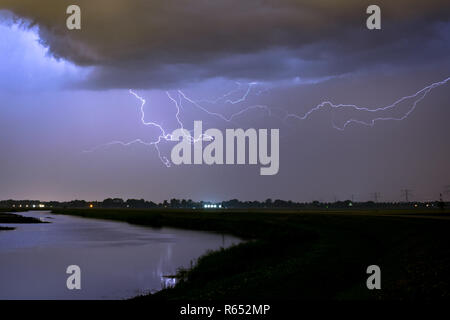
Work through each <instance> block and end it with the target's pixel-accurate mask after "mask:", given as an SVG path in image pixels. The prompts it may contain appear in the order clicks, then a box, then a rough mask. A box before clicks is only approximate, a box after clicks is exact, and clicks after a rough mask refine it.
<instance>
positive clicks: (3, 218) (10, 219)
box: [0, 212, 47, 230]
mask: <svg viewBox="0 0 450 320" xmlns="http://www.w3.org/2000/svg"><path fill="white" fill-rule="evenodd" d="M0 223H3V224H5V223H47V222H45V221H41V220H39V219H37V218H33V217H24V216H21V215H18V214H15V213H7V212H0ZM7 230H11V229H7Z"/></svg>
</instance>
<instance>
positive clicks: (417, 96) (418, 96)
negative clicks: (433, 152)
mask: <svg viewBox="0 0 450 320" xmlns="http://www.w3.org/2000/svg"><path fill="white" fill-rule="evenodd" d="M449 81H450V77H448V78H446V79H444V80H442V81H439V82H435V83H432V84H430V85H428V86H426V87H424V88H422V89H421V90H419V91H417V92H416V93H414V94H412V95H408V96H404V97H401V98H400V99H398V100H396V101H395V102H394V103H392V104H390V105H387V106H383V107H378V108H375V109H370V108H368V107H361V106H358V105H355V104H334V103H332V102H331V101H323V102H321V103H319V104H317V105H316V106H315V107H313V108H312V109H310V110H309V111H308V112H306V113H304V114H303V115H298V114H295V113H288V112H286V111H284V110H283V111H284V113H285V116H284V118H282V120H283V121H286V120H287V119H289V118H293V119H297V120H306V119H308V118H309V117H310V116H311V115H312V114H313V113H315V112H317V111H320V110H322V109H325V108H327V107H328V108H329V109H330V110H333V109H344V108H348V109H350V110H352V111H358V112H367V113H377V112H384V111H389V110H392V109H395V108H396V107H397V106H398V105H399V104H401V103H402V102H405V101H407V100H409V99H413V102H412V104H411V107H410V108H409V109H408V110H407V111H406V112H405V113H404V115H403V116H400V117H376V118H373V119H371V120H370V121H362V120H358V119H355V118H350V119H349V120H346V121H345V123H344V124H343V125H342V126H337V125H336V124H335V123H334V120H332V126H333V128H335V129H337V130H339V131H344V130H345V128H346V127H347V126H348V125H350V124H351V123H356V124H361V125H364V126H369V127H373V126H374V125H375V123H376V122H377V121H389V120H392V121H401V120H404V119H406V118H407V117H408V116H409V115H410V114H411V113H412V112H413V111H414V110H415V109H416V106H417V104H418V103H419V102H420V101H422V100H423V99H424V98H425V97H426V96H427V95H428V93H430V92H431V91H432V90H433V89H435V88H437V87H440V86H442V85H445V84H447V83H448V82H449ZM256 84H257V83H256V82H252V83H249V84H248V88H247V90H246V91H245V93H244V94H243V95H242V96H241V97H240V98H238V99H236V100H231V99H227V100H224V99H226V98H227V97H229V96H230V95H232V94H234V93H236V92H238V90H239V88H238V89H234V90H232V91H230V92H228V93H226V94H224V95H222V96H220V97H219V98H217V99H214V100H197V101H196V100H193V99H191V98H189V97H188V96H187V95H186V94H185V93H184V92H183V91H181V90H177V91H176V92H177V95H178V100H177V99H175V98H174V97H173V96H172V95H171V94H170V93H169V91H166V95H167V97H168V99H169V100H170V101H171V102H173V104H174V106H175V108H176V113H175V119H176V121H177V123H178V125H179V127H178V128H177V129H183V132H188V133H189V134H188V135H186V134H185V136H186V138H187V140H188V141H189V142H190V143H195V142H197V141H200V140H201V141H211V140H212V137H210V136H207V135H205V134H201V135H200V136H199V137H193V136H192V135H191V131H190V130H187V129H186V128H185V126H184V124H183V122H182V121H181V119H180V111H181V110H183V109H184V108H183V103H182V100H185V101H187V102H188V103H190V104H192V105H193V106H195V107H196V108H198V109H199V110H201V111H203V112H204V113H206V114H208V115H210V116H213V117H216V118H219V119H221V120H223V121H225V122H229V123H231V122H232V120H233V119H234V118H236V117H238V116H240V115H242V114H244V113H246V112H249V111H250V110H254V109H263V110H265V111H267V114H268V116H272V108H270V107H268V106H265V105H259V104H258V105H251V106H248V107H245V108H243V109H241V110H240V111H238V112H235V113H233V114H231V115H230V116H228V117H227V116H225V115H224V114H222V113H218V112H213V111H210V110H208V109H207V108H205V107H204V106H203V105H202V104H201V103H200V101H203V102H207V103H210V104H217V103H218V102H219V101H224V102H225V103H227V104H238V103H241V102H244V101H246V100H247V98H248V97H249V95H250V92H251V88H252V87H253V86H254V85H256ZM238 85H239V87H240V86H241V85H240V84H239V83H238ZM129 93H130V94H132V95H133V96H134V97H135V98H136V99H138V100H139V101H140V102H141V105H140V108H139V109H140V112H141V118H140V120H141V123H142V124H143V125H145V126H154V127H156V128H157V129H158V130H159V131H160V134H159V136H158V137H157V139H156V140H155V141H150V142H146V141H144V140H142V139H140V138H138V139H135V140H132V141H129V142H123V141H117V140H115V141H111V142H108V143H105V144H102V145H100V146H97V147H95V148H93V149H90V150H88V151H84V152H94V151H96V150H98V149H101V148H104V147H108V146H111V145H121V146H124V147H127V146H130V145H133V144H142V145H145V146H154V147H155V148H156V150H157V153H158V157H159V158H160V160H161V161H162V162H163V164H164V165H165V166H166V167H170V166H171V162H170V161H169V159H168V158H167V157H165V156H163V155H161V151H160V149H159V147H158V145H159V143H160V142H162V141H163V140H164V141H178V140H177V139H174V137H173V135H172V134H170V133H166V130H165V129H164V128H163V127H162V125H160V124H158V123H156V122H153V121H146V120H145V118H146V116H145V110H144V106H145V104H146V100H145V99H144V98H143V97H141V96H139V95H138V94H137V93H135V92H134V91H133V90H131V89H130V90H129Z"/></svg>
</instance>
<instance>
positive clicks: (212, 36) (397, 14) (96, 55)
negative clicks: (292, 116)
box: [0, 0, 450, 89]
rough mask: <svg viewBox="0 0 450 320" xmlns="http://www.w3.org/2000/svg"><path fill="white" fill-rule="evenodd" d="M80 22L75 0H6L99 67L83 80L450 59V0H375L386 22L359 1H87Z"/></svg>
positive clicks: (253, 73)
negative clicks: (69, 11) (369, 22)
mask: <svg viewBox="0 0 450 320" xmlns="http://www.w3.org/2000/svg"><path fill="white" fill-rule="evenodd" d="M76 3H77V4H78V5H79V6H80V7H81V9H82V30H80V31H69V30H67V28H66V18H67V15H66V14H65V11H66V8H67V6H68V5H70V4H73V1H65V0H62V1H61V0H60V1H53V0H41V1H35V0H21V1H17V0H0V10H1V9H5V10H8V11H10V12H12V13H13V14H14V16H15V17H16V18H17V19H19V20H20V21H22V22H23V23H24V26H26V27H33V26H38V27H39V36H40V39H41V41H42V43H43V44H44V45H45V46H47V47H48V48H49V52H50V53H51V54H52V55H53V56H55V57H57V58H63V59H66V60H68V61H72V62H73V63H75V64H76V65H79V66H86V67H93V68H92V72H91V74H90V76H89V77H88V78H87V79H86V80H85V81H84V82H83V83H79V84H78V85H79V86H83V87H88V88H93V89H96V88H128V87H135V88H156V87H159V88H162V87H172V86H179V85H180V84H182V83H192V82H196V81H201V80H204V79H208V78H214V77H222V78H230V79H249V80H258V81H274V80H279V79H289V78H293V77H300V78H305V79H308V78H321V77H327V76H333V75H340V74H346V73H351V72H357V71H361V70H365V69H370V68H374V67H377V66H381V65H382V66H396V67H398V66H408V67H409V66H422V65H425V64H430V63H439V61H443V60H446V59H448V56H449V53H450V46H449V43H450V41H449V40H450V21H449V17H450V2H449V1H447V0H442V1H441V0H436V1H423V0H399V1H378V3H377V4H378V5H379V6H380V7H381V10H382V30H381V31H369V30H367V29H366V28H365V20H366V18H367V14H366V13H365V10H366V8H367V6H368V5H369V4H371V3H369V2H368V1H361V0H348V1H325V0H245V1H242V0H216V1H207V0H173V1H167V0H151V1H149V0H115V1H110V0H96V1H92V0H80V1H76Z"/></svg>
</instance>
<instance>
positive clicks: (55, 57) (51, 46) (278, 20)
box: [0, 0, 450, 201]
mask: <svg viewBox="0 0 450 320" xmlns="http://www.w3.org/2000/svg"><path fill="white" fill-rule="evenodd" d="M70 4H78V5H79V6H80V7H81V10H82V29H81V30H68V29H67V28H66V18H67V17H68V15H67V14H66V8H67V6H68V5H70ZM370 4H377V5H379V6H380V7H381V17H382V20H381V21H382V29H381V30H368V29H367V28H366V18H367V17H368V15H367V14H366V8H367V6H368V5H370ZM449 77H450V2H449V1H448V0H445V1H444V0H443V1H438V0H436V1H435V0H429V1H423V0H408V1H406V0H401V1H376V3H375V2H373V1H361V0H346V1H329V0H327V1H325V0H265V1H264V0H245V1H243V0H215V1H206V0H171V1H167V0H115V1H109V0H96V1H92V0H83V1H53V0H42V1H35V0H20V1H19V0H0V150H1V156H0V199H10V198H13V199H40V200H43V201H45V200H72V199H85V200H102V199H104V198H107V197H121V198H124V199H126V198H144V199H147V200H153V201H162V200H164V199H170V198H186V199H187V198H191V199H193V200H205V201H208V200H209V201H220V200H228V199H232V198H239V199H241V200H264V199H267V198H272V199H285V200H294V201H313V200H319V201H334V200H335V199H337V200H346V199H351V197H352V195H353V197H354V199H355V200H357V201H363V200H364V201H365V200H373V195H372V194H373V193H374V192H379V193H380V197H379V200H381V201H398V200H401V199H402V198H401V189H405V188H408V189H411V190H412V194H413V196H412V197H411V199H412V200H417V201H425V200H437V199H438V198H439V193H440V192H443V191H444V189H445V186H447V185H450V166H449V164H450V145H449V133H450V126H449V121H450V95H449V87H450V81H449V80H447V81H449V82H448V83H442V84H440V85H436V86H435V87H433V88H432V89H431V90H429V91H422V93H419V94H418V95H416V96H412V95H414V94H416V93H417V92H419V91H420V90H422V89H423V88H426V87H428V86H430V85H432V84H433V83H438V82H441V81H445V80H446V79H448V78H449ZM129 89H132V90H133V91H134V92H136V93H137V94H138V95H139V96H140V97H143V98H144V99H146V104H145V105H144V108H145V119H144V121H145V122H150V121H152V122H155V123H158V124H160V125H161V126H162V127H164V128H165V129H166V130H167V131H168V132H172V131H173V130H174V129H176V128H178V127H179V123H178V122H177V119H176V116H175V115H176V104H175V103H174V101H172V100H171V99H170V97H172V98H174V100H175V102H176V103H178V104H182V108H181V109H180V115H179V119H180V120H181V121H182V123H183V124H184V126H185V127H186V128H188V129H192V126H193V121H194V120H202V121H203V127H204V129H207V128H219V129H225V128H244V129H246V128H256V129H260V128H267V129H271V128H277V129H280V170H279V172H278V174H277V175H273V176H260V175H259V167H260V166H259V165H240V166H238V165H228V166H227V165H212V166H208V165H196V166H194V165H181V166H171V167H170V168H167V167H166V166H165V165H164V164H163V163H162V162H161V160H160V158H159V157H158V153H157V150H156V149H155V147H154V146H152V145H151V146H149V145H145V144H143V143H133V144H130V145H128V146H124V145H122V144H123V143H128V142H131V141H134V140H136V139H141V140H140V141H143V142H147V143H148V142H152V141H155V140H157V139H158V136H159V135H160V131H159V129H158V128H156V127H155V126H149V125H144V124H143V123H142V121H141V120H142V119H141V112H140V106H141V102H140V100H139V99H137V98H136V97H135V96H133V95H132V94H130V92H129ZM181 93H183V94H185V95H186V97H188V98H189V99H191V100H193V101H196V102H197V104H198V105H201V106H202V107H203V108H204V110H202V109H200V108H199V107H198V106H196V105H195V104H193V103H191V102H189V101H188V100H187V99H186V98H183V96H182V95H181ZM405 96H412V97H410V98H408V99H405V100H402V101H401V102H400V103H398V104H396V105H395V106H394V107H392V108H389V109H388V110H379V111H377V112H374V111H373V110H375V109H377V108H381V107H386V106H389V105H391V104H392V103H394V102H395V101H397V100H399V99H401V98H402V97H405ZM324 101H330V102H332V103H334V104H348V105H353V106H356V107H358V108H368V109H371V110H372V111H367V110H357V108H355V107H351V106H347V107H342V108H331V107H330V106H329V105H324V106H323V107H322V108H319V109H318V110H316V111H314V112H312V113H311V114H309V116H308V117H306V118H304V117H303V116H304V115H305V114H307V113H308V112H309V111H310V110H313V109H314V108H315V107H316V106H317V105H319V104H320V103H322V102H324ZM417 101H418V102H417ZM415 102H417V103H416V105H415V108H413V106H414V103H415ZM253 106H259V107H253ZM249 107H250V109H248V110H247V111H245V112H242V113H239V112H240V111H242V110H246V108H249ZM412 108H413V109H412ZM205 110H207V111H208V112H210V113H214V114H208V113H207V112H205ZM411 110H412V111H411ZM410 111H411V112H410ZM236 113H239V114H238V115H237V116H236V117H233V119H232V121H231V122H228V121H224V120H223V119H222V118H221V117H218V116H217V114H220V115H223V117H225V118H227V119H229V118H230V117H231V116H232V115H233V114H236ZM294 115H296V116H294ZM303 118H304V119H303ZM374 119H379V120H376V121H374V122H373V123H372V122H371V121H372V120H374ZM395 119H402V120H395ZM349 120H350V122H348V121H349ZM367 124H373V125H367ZM341 129H343V130H341ZM118 141H120V142H121V143H122V144H121V143H114V142H118ZM112 142H113V143H112ZM159 146H160V151H161V154H162V155H163V156H167V157H170V150H171V148H172V147H173V146H174V143H173V142H167V141H163V142H161V144H160V145H159ZM86 151H87V152H86ZM445 196H446V197H447V199H449V198H450V195H445Z"/></svg>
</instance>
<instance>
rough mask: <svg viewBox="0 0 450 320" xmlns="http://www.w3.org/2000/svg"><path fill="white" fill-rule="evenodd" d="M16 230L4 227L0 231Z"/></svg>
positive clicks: (0, 227)
mask: <svg viewBox="0 0 450 320" xmlns="http://www.w3.org/2000/svg"><path fill="white" fill-rule="evenodd" d="M15 229H16V228H13V227H2V226H0V231H9V230H15Z"/></svg>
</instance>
